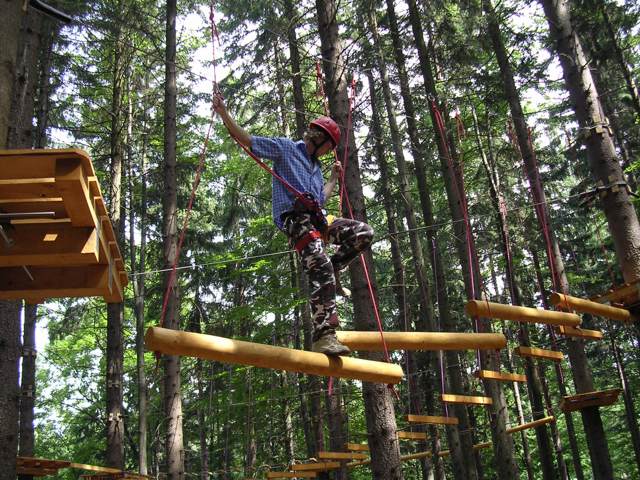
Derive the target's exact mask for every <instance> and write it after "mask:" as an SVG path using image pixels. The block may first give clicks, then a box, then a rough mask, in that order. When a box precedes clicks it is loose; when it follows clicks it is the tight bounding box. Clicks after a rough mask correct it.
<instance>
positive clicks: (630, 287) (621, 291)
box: [591, 280, 640, 305]
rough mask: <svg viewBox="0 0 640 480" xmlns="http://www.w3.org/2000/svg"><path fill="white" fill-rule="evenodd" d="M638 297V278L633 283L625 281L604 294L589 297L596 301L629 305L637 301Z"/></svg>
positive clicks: (639, 295) (639, 286)
mask: <svg viewBox="0 0 640 480" xmlns="http://www.w3.org/2000/svg"><path fill="white" fill-rule="evenodd" d="M639 298H640V280H639V281H636V282H633V283H625V284H624V285H622V286H621V287H617V288H613V289H611V290H609V291H608V292H607V293H605V294H604V295H598V296H596V297H593V298H591V300H592V301H594V302H598V303H609V304H617V303H621V304H626V305H631V304H634V303H637V302H638V299H639Z"/></svg>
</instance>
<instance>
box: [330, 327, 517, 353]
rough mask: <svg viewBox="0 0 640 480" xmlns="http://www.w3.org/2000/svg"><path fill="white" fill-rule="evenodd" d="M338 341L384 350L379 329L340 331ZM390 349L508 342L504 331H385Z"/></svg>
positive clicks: (485, 346)
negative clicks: (502, 332) (377, 330)
mask: <svg viewBox="0 0 640 480" xmlns="http://www.w3.org/2000/svg"><path fill="white" fill-rule="evenodd" d="M336 334H337V335H338V340H340V341H341V342H342V343H344V344H345V345H347V346H348V347H349V348H350V349H351V350H356V351H358V350H360V351H368V352H372V351H376V352H381V351H383V350H384V348H383V343H382V338H381V337H380V333H379V332H353V331H338V332H336ZM384 340H385V343H386V344H387V348H388V349H389V350H478V349H479V350H499V349H501V348H504V347H505V346H506V345H507V339H506V338H505V336H504V335H503V334H501V333H456V332H385V333H384Z"/></svg>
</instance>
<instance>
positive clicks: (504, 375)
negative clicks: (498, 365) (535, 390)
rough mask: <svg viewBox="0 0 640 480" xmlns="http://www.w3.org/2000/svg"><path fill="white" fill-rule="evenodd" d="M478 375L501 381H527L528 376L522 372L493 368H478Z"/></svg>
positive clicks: (485, 378)
mask: <svg viewBox="0 0 640 480" xmlns="http://www.w3.org/2000/svg"><path fill="white" fill-rule="evenodd" d="M475 375H476V377H478V378H481V379H484V380H497V381H499V382H526V381H527V376H526V375H522V374H520V373H511V372H496V371H493V370H478V371H477V372H476V373H475Z"/></svg>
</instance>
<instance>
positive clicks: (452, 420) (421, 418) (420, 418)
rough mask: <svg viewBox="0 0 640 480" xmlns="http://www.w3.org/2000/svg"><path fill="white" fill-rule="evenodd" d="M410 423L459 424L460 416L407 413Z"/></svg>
mask: <svg viewBox="0 0 640 480" xmlns="http://www.w3.org/2000/svg"><path fill="white" fill-rule="evenodd" d="M407 421H408V422H409V423H423V424H430V425H458V423H459V422H460V421H459V420H458V417H438V416H433V415H413V414H411V413H410V414H409V415H407Z"/></svg>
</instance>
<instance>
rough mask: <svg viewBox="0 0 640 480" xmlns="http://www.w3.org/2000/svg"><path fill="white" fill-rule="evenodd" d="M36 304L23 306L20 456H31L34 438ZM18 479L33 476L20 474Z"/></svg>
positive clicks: (23, 479)
mask: <svg viewBox="0 0 640 480" xmlns="http://www.w3.org/2000/svg"><path fill="white" fill-rule="evenodd" d="M37 315H38V306H37V305H32V304H26V305H25V308H24V324H23V334H22V380H21V382H20V387H21V388H20V389H21V397H20V445H19V450H18V451H19V454H20V456H21V457H33V456H34V447H35V438H34V424H33V420H34V406H35V398H36V357H37V351H36V321H37ZM19 478H20V480H29V479H31V478H33V477H32V476H30V475H20V476H19Z"/></svg>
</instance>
